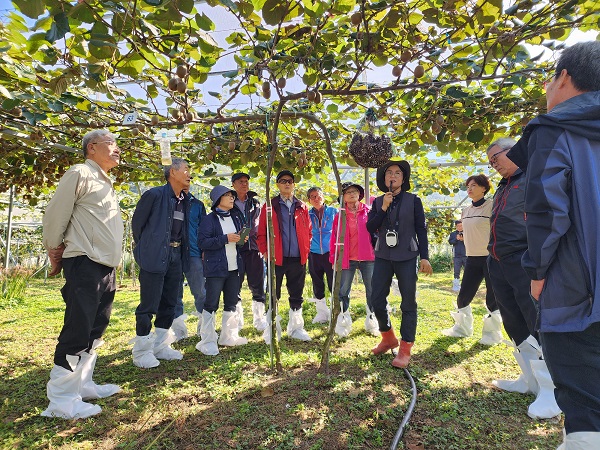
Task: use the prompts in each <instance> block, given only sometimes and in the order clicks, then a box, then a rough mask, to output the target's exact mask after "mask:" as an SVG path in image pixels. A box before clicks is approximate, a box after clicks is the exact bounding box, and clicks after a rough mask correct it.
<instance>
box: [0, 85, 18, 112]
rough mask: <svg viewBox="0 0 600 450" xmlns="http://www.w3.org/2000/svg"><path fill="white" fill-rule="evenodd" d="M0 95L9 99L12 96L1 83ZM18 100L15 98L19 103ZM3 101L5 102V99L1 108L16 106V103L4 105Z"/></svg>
mask: <svg viewBox="0 0 600 450" xmlns="http://www.w3.org/2000/svg"><path fill="white" fill-rule="evenodd" d="M0 95H2V96H4V97H6V98H10V99H12V98H13V95H12V94H11V93H10V91H9V90H8V89H6V88H5V87H4V86H2V85H1V84H0ZM19 102H20V101H19V100H17V104H19ZM5 103H6V101H4V102H3V104H2V108H4V109H12V108H14V107H15V106H16V105H12V106H6V105H5Z"/></svg>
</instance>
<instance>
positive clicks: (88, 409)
mask: <svg viewBox="0 0 600 450" xmlns="http://www.w3.org/2000/svg"><path fill="white" fill-rule="evenodd" d="M67 362H68V363H69V366H71V369H73V371H72V372H71V371H70V370H68V369H65V368H64V367H61V366H56V365H55V366H54V367H53V368H52V370H51V371H50V381H48V384H47V386H46V392H47V394H48V400H50V404H49V405H48V408H46V410H45V411H43V412H42V414H41V415H42V416H44V417H62V418H63V419H85V418H86V417H90V416H95V415H96V414H99V413H100V412H101V411H102V408H100V406H98V405H92V404H91V403H86V402H84V401H83V400H82V398H81V383H82V369H83V364H82V362H81V361H80V360H79V357H78V356H75V355H67Z"/></svg>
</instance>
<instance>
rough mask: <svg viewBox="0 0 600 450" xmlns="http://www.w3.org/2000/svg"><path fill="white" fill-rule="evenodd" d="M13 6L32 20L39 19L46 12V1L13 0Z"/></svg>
mask: <svg viewBox="0 0 600 450" xmlns="http://www.w3.org/2000/svg"><path fill="white" fill-rule="evenodd" d="M13 4H14V5H15V6H16V7H17V8H18V9H19V11H21V12H22V13H23V14H25V15H26V16H27V17H29V18H31V19H37V18H38V17H39V16H40V15H42V14H43V13H44V11H46V7H45V6H44V0H13Z"/></svg>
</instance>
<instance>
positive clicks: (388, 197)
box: [381, 192, 394, 211]
mask: <svg viewBox="0 0 600 450" xmlns="http://www.w3.org/2000/svg"><path fill="white" fill-rule="evenodd" d="M393 200H394V195H393V194H392V193H391V192H386V193H385V194H383V204H382V205H381V209H382V210H384V211H387V209H388V208H389V206H390V205H391V204H392V201H393Z"/></svg>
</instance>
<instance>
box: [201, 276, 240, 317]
mask: <svg viewBox="0 0 600 450" xmlns="http://www.w3.org/2000/svg"><path fill="white" fill-rule="evenodd" d="M240 284H241V283H240V275H239V273H238V271H237V270H231V271H229V273H228V274H227V276H226V277H208V278H207V279H206V284H205V286H206V301H205V302H204V309H205V310H206V311H208V312H209V313H211V314H212V313H214V312H215V311H216V310H217V309H219V299H220V298H221V292H222V293H223V311H235V307H236V305H237V304H238V302H239V301H240V300H241V298H240Z"/></svg>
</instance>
